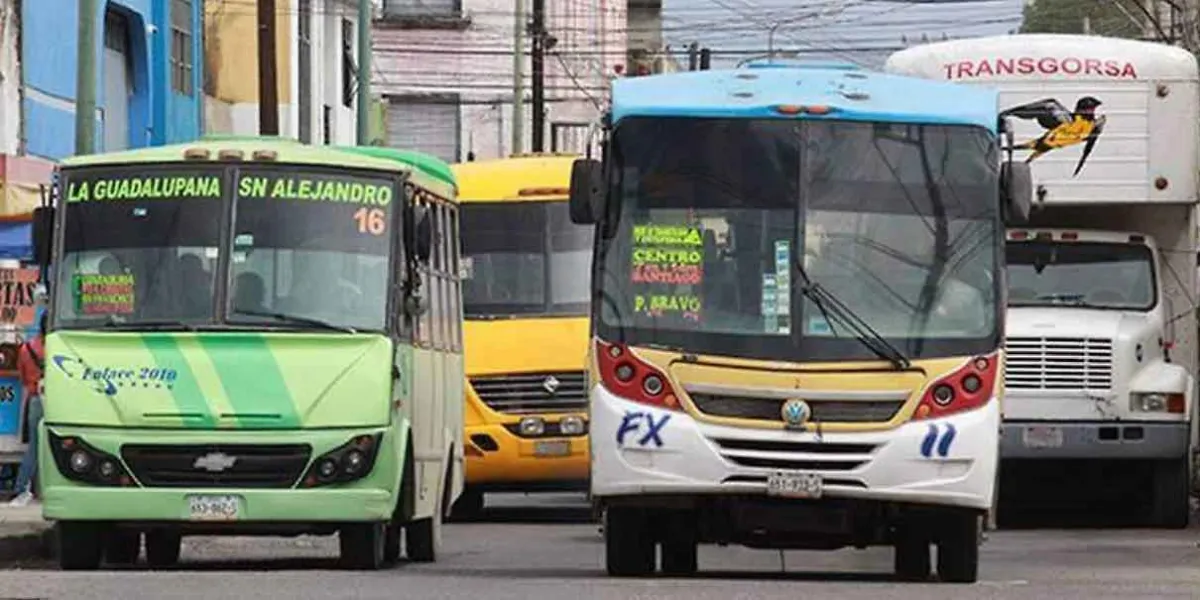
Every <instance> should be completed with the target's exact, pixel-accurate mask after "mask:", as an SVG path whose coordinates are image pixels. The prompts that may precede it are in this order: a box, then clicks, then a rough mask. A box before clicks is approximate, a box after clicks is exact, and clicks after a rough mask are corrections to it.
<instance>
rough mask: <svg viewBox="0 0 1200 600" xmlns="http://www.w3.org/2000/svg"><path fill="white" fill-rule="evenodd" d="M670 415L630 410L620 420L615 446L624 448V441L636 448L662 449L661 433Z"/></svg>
mask: <svg viewBox="0 0 1200 600" xmlns="http://www.w3.org/2000/svg"><path fill="white" fill-rule="evenodd" d="M670 420H671V415H658V416H656V415H654V414H652V413H648V412H642V411H638V410H630V411H626V412H625V416H624V417H622V418H621V426H620V427H619V428H617V445H618V446H624V445H625V442H626V441H629V442H631V443H634V444H636V445H637V446H638V447H641V448H645V447H647V446H653V447H654V448H662V447H663V438H662V431H663V427H665V426H666V425H667V422H668V421H670Z"/></svg>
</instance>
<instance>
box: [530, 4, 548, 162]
mask: <svg viewBox="0 0 1200 600" xmlns="http://www.w3.org/2000/svg"><path fill="white" fill-rule="evenodd" d="M530 17H531V19H530V20H531V23H530V29H531V31H530V35H531V36H532V37H533V39H532V40H531V41H532V56H531V57H530V60H529V62H530V64H531V68H530V70H531V71H532V73H531V75H532V76H533V107H532V108H533V119H532V120H533V123H532V127H533V148H532V150H533V151H534V152H541V151H543V150H545V145H546V123H545V121H546V0H533V14H532V15H530Z"/></svg>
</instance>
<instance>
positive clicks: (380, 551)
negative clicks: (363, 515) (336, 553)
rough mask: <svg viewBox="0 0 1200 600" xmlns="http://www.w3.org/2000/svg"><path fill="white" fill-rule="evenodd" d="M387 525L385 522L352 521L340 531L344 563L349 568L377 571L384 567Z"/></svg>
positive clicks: (339, 537) (339, 541)
mask: <svg viewBox="0 0 1200 600" xmlns="http://www.w3.org/2000/svg"><path fill="white" fill-rule="evenodd" d="M386 537H387V526H386V525H385V524H383V523H351V524H349V525H344V526H342V528H341V530H340V531H338V546H339V550H340V551H341V559H342V564H343V565H344V566H345V567H346V568H347V569H356V570H359V571H375V570H378V569H380V568H382V567H383V564H384V554H385V547H386V543H385V542H386V539H385V538H386Z"/></svg>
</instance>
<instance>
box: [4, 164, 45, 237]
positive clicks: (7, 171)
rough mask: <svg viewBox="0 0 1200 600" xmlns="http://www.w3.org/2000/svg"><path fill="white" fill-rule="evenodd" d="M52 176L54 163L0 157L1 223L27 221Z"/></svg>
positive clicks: (39, 203) (38, 204) (39, 202)
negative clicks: (2, 221)
mask: <svg viewBox="0 0 1200 600" xmlns="http://www.w3.org/2000/svg"><path fill="white" fill-rule="evenodd" d="M53 175H54V163H53V162H50V161H48V160H44V159H41V158H35V157H32V156H12V155H7V154H0V220H5V221H7V220H14V219H15V220H28V219H29V216H30V215H31V214H32V213H33V209H35V208H37V207H38V206H40V205H41V203H42V186H47V187H48V186H49V185H50V181H51V178H52V177H53Z"/></svg>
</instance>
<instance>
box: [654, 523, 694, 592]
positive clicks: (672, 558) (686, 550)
mask: <svg viewBox="0 0 1200 600" xmlns="http://www.w3.org/2000/svg"><path fill="white" fill-rule="evenodd" d="M664 525H665V527H664V528H663V536H662V542H661V546H662V572H663V575H667V576H670V577H686V576H689V575H695V574H696V571H697V569H698V568H699V565H698V563H699V557H698V554H699V549H700V548H699V546H700V544H699V543H698V541H697V539H696V537H697V536H696V516H695V515H694V514H693V513H692V512H690V511H679V512H673V513H671V514H670V515H669V516H668V517H667V519H666V522H665V523H664Z"/></svg>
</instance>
